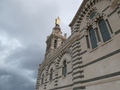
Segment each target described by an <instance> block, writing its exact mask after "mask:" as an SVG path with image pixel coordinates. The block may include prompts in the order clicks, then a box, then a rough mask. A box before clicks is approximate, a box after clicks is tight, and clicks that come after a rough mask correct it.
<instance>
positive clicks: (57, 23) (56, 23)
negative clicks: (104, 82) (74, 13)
mask: <svg viewBox="0 0 120 90" xmlns="http://www.w3.org/2000/svg"><path fill="white" fill-rule="evenodd" d="M59 24H60V18H59V17H57V18H56V19H55V25H56V26H59Z"/></svg>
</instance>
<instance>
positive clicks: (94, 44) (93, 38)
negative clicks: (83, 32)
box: [89, 28, 97, 49]
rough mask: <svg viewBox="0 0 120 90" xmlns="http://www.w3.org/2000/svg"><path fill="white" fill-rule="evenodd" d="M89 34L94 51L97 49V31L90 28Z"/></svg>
mask: <svg viewBox="0 0 120 90" xmlns="http://www.w3.org/2000/svg"><path fill="white" fill-rule="evenodd" d="M89 34H90V41H91V46H92V49H94V48H96V47H97V39H96V36H95V31H94V29H93V28H90V30H89Z"/></svg>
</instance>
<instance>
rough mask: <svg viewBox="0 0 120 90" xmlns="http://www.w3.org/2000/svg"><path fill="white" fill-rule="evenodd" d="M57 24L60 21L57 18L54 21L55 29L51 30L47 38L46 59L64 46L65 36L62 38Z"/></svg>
mask: <svg viewBox="0 0 120 90" xmlns="http://www.w3.org/2000/svg"><path fill="white" fill-rule="evenodd" d="M59 23H60V19H59V17H58V18H56V19H55V27H54V28H53V30H52V33H51V35H50V36H48V37H47V40H46V44H47V46H46V57H48V56H49V55H51V53H53V52H54V51H55V50H56V49H57V48H58V47H59V46H60V45H62V44H64V42H65V40H66V34H64V36H62V32H61V28H60V25H59Z"/></svg>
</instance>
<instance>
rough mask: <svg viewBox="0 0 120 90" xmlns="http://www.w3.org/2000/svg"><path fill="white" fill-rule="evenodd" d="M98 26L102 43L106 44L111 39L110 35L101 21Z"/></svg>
mask: <svg viewBox="0 0 120 90" xmlns="http://www.w3.org/2000/svg"><path fill="white" fill-rule="evenodd" d="M98 24H99V28H100V32H101V35H102V38H103V41H104V42H106V41H107V40H109V39H111V37H110V33H109V31H108V28H107V25H106V23H105V21H104V20H103V19H101V20H100V21H99V23H98Z"/></svg>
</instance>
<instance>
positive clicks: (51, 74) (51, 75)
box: [49, 69, 53, 81]
mask: <svg viewBox="0 0 120 90" xmlns="http://www.w3.org/2000/svg"><path fill="white" fill-rule="evenodd" d="M52 78H53V69H51V70H50V78H49V79H50V81H52Z"/></svg>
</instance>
